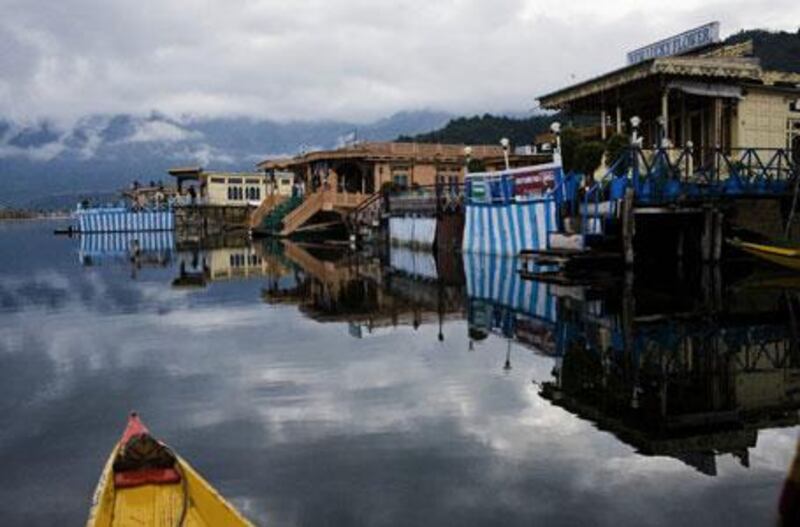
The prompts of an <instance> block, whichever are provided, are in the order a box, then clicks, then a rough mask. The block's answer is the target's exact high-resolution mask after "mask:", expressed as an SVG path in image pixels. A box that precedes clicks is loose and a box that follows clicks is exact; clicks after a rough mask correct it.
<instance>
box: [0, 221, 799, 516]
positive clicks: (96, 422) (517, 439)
mask: <svg viewBox="0 0 800 527" xmlns="http://www.w3.org/2000/svg"><path fill="white" fill-rule="evenodd" d="M55 226H56V224H54V223H48V222H26V223H0V460H2V465H3V468H2V470H1V471H0V524H2V525H9V526H15V525H24V526H35V525H48V526H49V525H80V524H82V523H83V522H85V519H86V515H87V513H88V510H89V504H90V497H91V494H92V491H93V489H94V486H95V485H96V482H97V479H98V476H99V474H100V470H101V468H102V465H103V463H104V461H105V459H106V457H107V456H108V454H109V451H110V449H111V448H112V446H113V444H114V442H115V441H116V440H117V439H118V437H119V435H120V433H121V432H122V429H123V427H124V424H125V418H126V414H127V413H128V412H129V411H130V410H132V409H136V410H138V411H139V412H140V413H141V414H142V416H143V418H144V420H145V422H146V423H147V424H148V425H149V427H150V428H151V430H152V431H153V432H154V433H155V434H156V435H157V436H159V437H161V438H162V439H164V440H165V441H166V442H167V443H169V444H170V445H171V446H173V447H174V448H175V449H176V450H177V451H178V452H179V453H180V454H182V455H183V456H184V457H186V458H187V459H188V460H189V461H190V462H191V463H192V464H193V465H194V466H195V467H196V468H197V469H198V470H199V471H200V472H201V473H202V474H203V475H204V476H206V478H207V479H208V480H209V481H210V482H211V483H212V484H213V485H214V486H215V487H216V488H217V489H218V490H219V491H220V492H221V493H222V494H223V495H224V496H226V497H227V498H229V499H230V500H231V501H232V502H233V503H234V504H235V505H236V506H237V507H238V508H239V509H240V510H241V511H242V512H243V513H245V514H246V515H247V516H248V517H250V518H251V519H252V520H254V521H255V522H257V523H258V524H262V525H290V526H291V525H310V526H316V525H336V526H340V525H341V526H349V525H370V526H371V525H404V526H405V525H426V526H427V525H454V526H465V525H556V526H566V525H576V526H578V525H608V526H617V525H637V526H643V525H645V526H660V525H681V526H682V527H689V526H695V525H696V526H708V525H747V526H754V525H773V524H774V522H775V519H776V513H777V500H778V496H779V493H780V489H781V486H782V483H783V479H784V477H785V474H786V471H787V469H788V466H789V464H790V462H791V460H792V456H793V453H794V450H795V446H796V440H797V436H798V427H797V423H798V412H797V410H798V408H800V358H799V357H798V349H797V342H796V339H795V338H794V337H793V335H794V336H796V333H795V331H796V329H797V328H796V325H795V324H794V321H795V320H796V316H797V315H798V314H800V304H798V303H797V291H798V289H792V288H791V286H792V284H791V283H789V284H787V283H786V282H787V281H785V280H781V279H780V277H775V276H774V275H772V274H769V273H767V274H764V273H761V274H758V275H755V276H750V275H749V273H747V272H744V271H741V270H734V271H731V272H728V271H726V272H725V273H719V272H714V271H713V270H705V272H699V273H696V275H695V276H690V275H686V276H683V277H682V278H681V279H680V280H677V279H676V281H675V282H674V283H663V281H661V282H658V281H656V280H652V282H653V283H650V284H648V283H644V282H643V281H642V280H641V279H640V277H639V276H638V275H637V277H636V279H635V280H634V281H633V283H631V281H630V277H629V279H628V281H627V282H626V281H625V280H624V279H621V280H612V281H609V282H605V283H603V284H602V285H599V286H598V285H594V286H592V287H586V286H575V285H566V286H552V285H551V286H548V285H546V284H539V283H535V282H529V281H522V280H520V279H519V278H518V276H517V275H516V274H515V273H514V272H513V271H512V270H513V269H514V265H515V264H514V262H508V261H504V260H497V259H487V258H465V259H462V258H461V257H460V256H452V255H451V257H450V258H449V259H448V258H440V259H439V261H438V262H437V261H436V260H435V259H434V258H433V257H432V256H431V255H427V254H424V253H411V252H409V251H403V250H394V251H392V253H391V254H390V255H389V256H388V258H387V257H384V258H383V259H378V258H376V257H375V256H372V255H367V254H360V255H355V254H348V253H341V252H338V251H334V250H332V249H330V248H319V247H308V246H298V245H288V246H286V247H283V246H280V245H277V244H262V245H258V246H256V247H249V246H247V245H246V244H244V243H242V242H240V241H237V240H217V241H215V242H214V244H213V245H216V247H215V248H197V247H195V248H193V247H192V245H191V244H182V246H181V247H179V248H178V249H170V247H171V244H172V243H173V240H171V239H162V240H158V239H147V240H143V241H141V242H140V244H141V247H142V249H143V250H142V253H141V254H140V256H139V257H138V258H137V260H136V261H135V262H132V261H131V259H130V257H129V255H128V254H127V252H126V250H125V249H126V247H127V246H126V243H127V241H126V240H115V239H102V238H95V239H83V240H78V239H67V238H59V237H54V236H53V235H52V229H53V228H54V227H55ZM226 245H227V246H228V248H224V247H225V246H226ZM789 282H791V280H789ZM795 287H796V286H795Z"/></svg>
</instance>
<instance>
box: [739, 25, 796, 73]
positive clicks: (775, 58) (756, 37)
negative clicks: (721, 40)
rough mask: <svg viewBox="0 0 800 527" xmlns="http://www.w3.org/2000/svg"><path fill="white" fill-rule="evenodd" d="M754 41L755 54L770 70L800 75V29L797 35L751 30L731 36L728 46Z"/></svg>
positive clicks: (762, 64)
mask: <svg viewBox="0 0 800 527" xmlns="http://www.w3.org/2000/svg"><path fill="white" fill-rule="evenodd" d="M747 40H752V41H753V53H754V54H755V56H756V57H758V58H759V59H760V60H761V66H762V67H763V68H765V69H768V70H779V71H790V72H794V73H800V29H798V30H797V32H796V33H789V32H786V31H765V30H763V29H749V30H747V31H740V32H739V33H736V34H735V35H731V36H730V37H728V38H727V39H726V40H725V43H726V44H739V43H741V42H745V41H747Z"/></svg>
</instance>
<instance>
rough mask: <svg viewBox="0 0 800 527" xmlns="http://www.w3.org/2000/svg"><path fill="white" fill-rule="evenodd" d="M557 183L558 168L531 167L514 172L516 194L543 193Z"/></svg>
mask: <svg viewBox="0 0 800 527" xmlns="http://www.w3.org/2000/svg"><path fill="white" fill-rule="evenodd" d="M555 185H556V169H555V168H547V169H544V170H542V169H539V170H536V169H531V170H530V171H529V172H519V173H516V174H514V195H516V196H525V195H527V194H542V193H544V191H545V190H547V189H551V188H553V187H555Z"/></svg>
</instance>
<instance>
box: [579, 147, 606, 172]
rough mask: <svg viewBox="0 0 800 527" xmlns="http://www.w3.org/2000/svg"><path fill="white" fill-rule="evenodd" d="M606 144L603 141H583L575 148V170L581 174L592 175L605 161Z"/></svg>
mask: <svg viewBox="0 0 800 527" xmlns="http://www.w3.org/2000/svg"><path fill="white" fill-rule="evenodd" d="M605 151H606V145H605V144H604V143H603V142H601V141H583V142H581V143H580V144H578V146H577V147H576V148H575V157H574V159H573V163H575V170H576V171H577V172H579V173H581V174H585V175H587V176H591V175H592V174H594V171H595V170H597V169H598V168H599V167H600V163H601V162H602V161H603V152H605Z"/></svg>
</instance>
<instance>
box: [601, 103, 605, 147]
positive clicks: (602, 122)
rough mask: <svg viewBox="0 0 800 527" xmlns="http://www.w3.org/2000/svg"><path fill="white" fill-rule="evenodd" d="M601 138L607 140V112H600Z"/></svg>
mask: <svg viewBox="0 0 800 527" xmlns="http://www.w3.org/2000/svg"><path fill="white" fill-rule="evenodd" d="M600 138H601V139H602V140H603V141H605V140H606V110H605V108H604V109H603V110H601V111H600Z"/></svg>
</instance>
